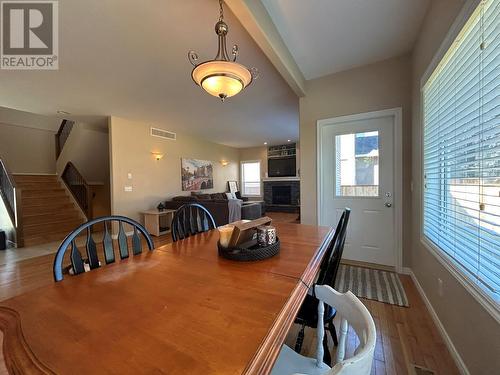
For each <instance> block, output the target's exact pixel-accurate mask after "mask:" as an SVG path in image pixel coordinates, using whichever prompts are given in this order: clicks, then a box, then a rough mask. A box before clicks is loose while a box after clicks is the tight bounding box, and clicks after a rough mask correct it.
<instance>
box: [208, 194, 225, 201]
mask: <svg viewBox="0 0 500 375" xmlns="http://www.w3.org/2000/svg"><path fill="white" fill-rule="evenodd" d="M210 198H212V199H213V200H217V201H223V200H226V199H227V195H226V194H225V193H213V194H210Z"/></svg>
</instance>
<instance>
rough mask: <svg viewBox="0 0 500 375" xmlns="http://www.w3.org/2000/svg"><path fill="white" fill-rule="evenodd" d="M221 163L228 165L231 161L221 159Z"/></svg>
mask: <svg viewBox="0 0 500 375" xmlns="http://www.w3.org/2000/svg"><path fill="white" fill-rule="evenodd" d="M220 164H221V165H222V166H223V167H226V166H227V165H228V164H229V162H228V161H227V160H221V161H220Z"/></svg>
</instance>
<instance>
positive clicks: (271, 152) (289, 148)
mask: <svg viewBox="0 0 500 375" xmlns="http://www.w3.org/2000/svg"><path fill="white" fill-rule="evenodd" d="M296 155H297V146H296V144H295V143H288V144H286V145H279V146H269V147H268V148H267V157H268V158H269V159H274V158H286V157H290V156H296Z"/></svg>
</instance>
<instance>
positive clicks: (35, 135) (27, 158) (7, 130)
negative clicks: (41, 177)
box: [0, 122, 56, 173]
mask: <svg viewBox="0 0 500 375" xmlns="http://www.w3.org/2000/svg"><path fill="white" fill-rule="evenodd" d="M54 136H55V132H53V131H49V130H43V129H35V128H31V127H24V126H19V125H9V124H4V123H1V122H0V157H1V158H2V159H3V160H5V164H6V165H7V168H9V170H10V172H11V173H55V172H56V155H55V138H54Z"/></svg>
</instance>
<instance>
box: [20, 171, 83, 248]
mask: <svg viewBox="0 0 500 375" xmlns="http://www.w3.org/2000/svg"><path fill="white" fill-rule="evenodd" d="M14 179H15V181H16V184H17V187H18V188H19V189H21V191H22V201H21V216H22V227H23V237H24V246H34V245H40V244H44V243H49V242H54V241H60V240H62V239H64V237H66V236H67V235H68V234H69V233H70V232H71V231H72V230H73V229H75V228H76V227H77V226H78V225H80V224H82V223H83V222H84V221H85V220H84V218H83V217H82V215H81V213H80V211H79V210H78V209H77V207H76V206H75V204H74V203H73V201H72V200H71V198H70V197H69V195H68V193H67V191H66V189H65V188H64V187H63V185H62V184H61V182H60V181H59V180H58V178H57V176H55V175H53V176H52V175H14Z"/></svg>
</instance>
